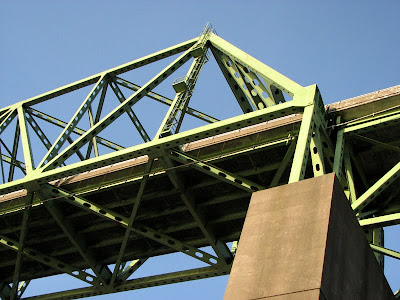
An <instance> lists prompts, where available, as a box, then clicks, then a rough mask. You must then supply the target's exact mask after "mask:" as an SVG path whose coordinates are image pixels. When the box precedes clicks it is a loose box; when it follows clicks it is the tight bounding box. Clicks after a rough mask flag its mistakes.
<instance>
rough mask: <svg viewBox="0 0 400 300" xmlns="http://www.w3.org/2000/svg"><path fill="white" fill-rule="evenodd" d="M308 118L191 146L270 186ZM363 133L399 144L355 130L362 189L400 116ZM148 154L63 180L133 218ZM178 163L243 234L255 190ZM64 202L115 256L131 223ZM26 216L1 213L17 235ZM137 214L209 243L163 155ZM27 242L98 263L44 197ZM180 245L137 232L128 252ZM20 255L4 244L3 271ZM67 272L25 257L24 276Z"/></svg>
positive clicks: (17, 198)
mask: <svg viewBox="0 0 400 300" xmlns="http://www.w3.org/2000/svg"><path fill="white" fill-rule="evenodd" d="M399 97H400V96H398V95H397V96H393V97H389V96H388V97H386V98H385V99H383V100H382V99H378V100H374V101H372V102H371V101H369V102H368V103H367V101H361V102H360V100H359V99H358V100H357V99H356V100H357V101H353V104H354V105H353V106H352V105H349V103H348V102H347V103H345V102H341V103H337V104H333V105H331V106H330V110H329V111H330V112H329V114H330V116H331V117H332V118H334V117H337V116H338V115H341V116H342V121H343V122H346V121H348V120H353V119H355V118H357V117H360V116H362V115H365V114H367V113H369V112H368V107H371V105H373V106H374V110H379V109H378V108H377V107H378V105H382V109H385V107H386V106H388V105H389V104H388V103H391V104H390V105H393V103H395V102H400V101H399V99H398V98H399ZM390 98H391V99H390ZM371 103H372V104H371ZM361 108H362V109H361ZM300 123H301V115H292V116H289V117H285V118H282V119H278V120H275V121H271V122H268V123H263V124H260V125H256V126H251V127H248V128H245V129H242V130H240V131H233V132H230V133H227V134H223V135H220V136H217V137H214V138H210V139H205V140H201V141H198V142H193V143H191V144H188V145H185V146H184V147H183V150H184V151H185V153H188V154H190V155H191V156H192V157H195V158H196V159H197V160H198V161H207V162H209V163H212V164H213V165H214V166H217V167H219V168H221V169H223V170H226V171H227V172H230V173H232V174H235V175H238V176H240V177H241V178H246V179H248V180H251V181H252V182H254V183H257V184H259V185H261V186H264V187H269V186H270V184H271V181H272V180H273V178H274V175H275V174H276V170H277V169H278V167H279V165H280V162H281V161H282V160H283V158H284V157H285V154H286V152H287V151H288V148H289V147H290V144H291V143H292V142H294V141H295V138H296V136H297V135H298V131H299V128H300ZM335 130H336V129H335V128H333V129H332V128H328V129H327V131H328V132H329V133H331V136H332V137H334V136H335V133H336V131H335ZM357 135H359V136H362V137H364V138H367V139H372V140H374V141H379V142H380V143H382V144H385V145H390V146H391V147H382V145H381V146H379V144H373V143H371V142H368V141H367V140H366V139H361V138H359V137H357V136H349V137H348V139H347V140H348V141H350V143H351V144H352V146H353V152H354V157H356V158H357V159H358V162H359V164H358V165H357V166H353V168H354V177H355V179H357V180H355V183H356V191H357V194H359V195H360V194H362V193H363V192H364V191H365V190H366V187H365V186H363V184H362V182H363V180H362V179H361V177H363V178H365V179H366V180H367V181H368V182H367V183H368V185H369V186H370V185H372V184H373V183H375V182H376V181H377V180H378V179H379V178H380V177H382V176H383V175H384V174H385V173H386V172H387V171H388V170H389V169H390V168H391V167H392V166H393V165H395V164H396V163H397V162H399V161H400V151H399V150H397V149H400V148H398V147H399V146H400V130H399V127H398V126H397V123H390V124H388V125H384V126H382V125H380V126H376V127H375V128H369V129H368V130H367V131H365V132H360V133H357ZM147 160H148V158H147V157H146V156H144V157H140V158H136V159H134V160H131V161H126V162H123V163H119V164H116V165H113V166H110V167H104V168H100V169H97V170H94V171H90V172H87V173H83V174H79V175H76V176H72V177H69V178H65V179H62V180H59V181H56V182H53V184H55V185H59V186H60V187H62V188H63V189H64V190H67V191H69V192H71V193H73V194H75V195H80V196H83V197H85V199H87V200H88V201H90V202H92V203H96V204H98V205H100V206H102V207H106V208H109V209H112V210H113V211H115V212H117V213H119V214H121V215H123V216H126V217H127V218H129V215H130V212H131V210H132V206H133V203H134V201H135V197H136V195H137V193H138V190H139V186H140V182H141V178H142V177H141V174H143V170H144V168H145V164H146V162H147ZM290 168H291V163H290V162H289V163H288V165H287V167H286V168H285V171H284V173H283V176H282V177H281V179H280V181H279V184H284V183H287V181H288V177H289V173H290ZM175 170H176V171H177V173H178V174H179V175H181V176H180V177H181V178H182V180H183V181H184V186H185V191H186V192H189V193H190V194H192V195H194V200H195V203H196V207H197V209H198V210H199V211H200V212H201V213H202V215H203V216H204V218H205V220H206V222H207V224H208V225H209V226H210V228H211V229H215V230H213V232H215V233H216V234H217V236H216V238H217V239H219V240H221V241H223V242H229V241H235V240H238V238H239V236H240V233H241V230H242V225H243V222H244V218H245V216H246V211H247V208H248V205H249V200H250V196H251V192H249V191H245V190H243V189H241V188H239V187H237V186H235V185H232V184H229V183H227V182H226V181H222V180H220V179H218V178H215V177H212V176H210V175H208V174H206V173H203V172H200V171H198V170H197V169H195V168H192V166H191V162H187V163H185V164H178V163H177V164H176V165H175ZM312 172H313V171H312V165H311V163H310V162H309V166H308V168H307V172H306V173H307V174H306V176H305V177H306V178H307V177H313V173H312ZM399 183H400V182H399V180H398V179H397V180H396V182H394V184H392V185H391V186H390V187H389V188H387V189H385V190H384V191H383V192H382V193H381V194H380V195H379V196H378V198H377V200H376V201H373V202H372V203H371V204H369V206H368V207H367V210H374V209H381V208H382V207H380V206H383V205H385V199H387V198H388V197H389V196H390V195H392V194H396V192H397V190H398V184H399ZM25 197H26V196H25V194H24V192H23V191H20V192H15V193H11V194H8V195H6V196H4V197H3V199H2V202H0V211H2V212H5V211H7V210H8V211H9V210H10V208H14V207H18V206H22V205H23V204H24V203H25ZM58 202H59V208H60V209H61V210H62V211H63V214H64V216H65V218H66V219H67V220H68V221H70V222H71V223H73V224H74V225H75V226H76V229H77V231H78V232H80V233H81V235H82V236H83V237H84V239H85V240H86V243H87V245H89V248H90V249H91V250H93V251H92V252H93V253H94V256H95V257H94V258H95V260H96V261H97V262H99V263H104V264H111V263H115V261H116V259H117V257H118V253H119V250H120V246H121V241H122V239H123V237H124V234H125V228H124V227H122V226H120V224H118V223H117V222H112V221H110V220H106V219H104V218H101V217H100V216H98V215H96V214H93V213H91V212H89V211H87V210H83V209H81V208H79V207H76V206H74V205H71V204H70V203H68V202H65V201H63V199H60V201H58ZM399 207H400V199H399V197H397V196H395V197H394V198H393V200H392V201H391V202H390V207H389V209H391V210H392V211H394V212H397V211H399V209H398V208H399ZM22 216H23V210H15V211H14V212H13V213H7V214H3V216H2V217H1V219H0V232H1V233H2V234H4V235H6V236H7V237H9V238H11V239H14V240H18V237H19V232H20V228H21V227H20V226H21V224H22ZM136 223H137V224H139V223H140V224H141V225H146V226H148V227H151V228H152V229H154V230H156V231H160V232H162V233H165V234H168V235H169V236H171V237H173V238H175V239H177V240H179V241H181V242H184V243H186V244H189V245H192V246H195V247H197V248H199V247H205V246H209V243H208V241H207V240H206V238H205V237H204V235H203V233H202V232H201V230H200V229H199V226H198V224H197V223H196V222H195V220H194V219H193V217H192V216H191V214H190V212H189V211H188V208H187V207H186V206H185V204H184V203H183V201H182V199H181V198H180V196H179V193H178V191H177V190H176V189H175V188H174V186H173V184H172V183H171V181H170V180H169V178H168V176H167V174H166V172H165V169H164V168H163V166H161V164H160V162H159V161H158V160H156V161H155V163H154V164H153V167H152V170H151V176H150V178H149V181H148V183H147V186H146V189H145V192H144V196H143V200H142V202H141V205H140V208H139V210H138V214H137V216H136ZM134 226H135V225H134ZM26 247H31V248H33V249H36V250H38V251H40V252H42V253H45V254H46V255H49V256H51V257H54V258H57V259H59V260H60V261H62V262H65V263H67V264H70V265H73V266H75V267H77V268H78V269H85V268H89V266H88V265H87V264H86V262H85V260H83V259H82V256H81V255H80V254H79V253H78V251H77V250H76V248H75V247H74V246H73V245H72V244H71V242H70V240H69V239H68V238H67V237H66V235H65V234H64V232H63V231H62V230H61V228H60V227H59V226H58V224H57V223H56V221H55V220H54V218H53V217H52V216H51V215H50V213H49V212H48V210H47V209H46V208H45V207H44V205H36V206H34V207H33V208H32V210H31V216H30V221H29V230H28V233H27V238H26ZM174 251H175V250H173V249H171V248H169V247H167V246H164V245H163V244H161V243H158V242H156V241H154V240H151V239H148V238H145V237H143V236H141V235H138V234H135V233H133V232H132V233H131V235H130V239H129V242H128V244H127V248H126V251H125V255H124V258H123V260H124V261H128V260H133V259H138V258H146V257H153V256H157V255H162V254H167V253H171V252H174ZM15 260H16V252H15V251H12V250H9V249H8V248H6V247H0V276H1V277H2V278H4V281H5V282H10V281H12V276H13V272H14V266H15ZM58 273H59V272H58V271H57V270H55V269H54V268H50V267H48V266H46V265H44V264H41V263H39V262H37V261H35V260H32V259H30V258H28V257H25V258H24V265H23V269H22V270H21V275H20V278H21V280H27V279H33V278H40V277H45V276H49V275H54V274H58Z"/></svg>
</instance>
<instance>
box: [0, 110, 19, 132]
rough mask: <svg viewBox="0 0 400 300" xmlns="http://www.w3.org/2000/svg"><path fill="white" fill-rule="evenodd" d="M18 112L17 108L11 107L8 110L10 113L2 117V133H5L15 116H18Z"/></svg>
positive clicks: (0, 122) (0, 127)
mask: <svg viewBox="0 0 400 300" xmlns="http://www.w3.org/2000/svg"><path fill="white" fill-rule="evenodd" d="M17 114H18V111H17V109H13V108H10V109H9V110H8V113H7V114H6V115H5V117H2V119H1V121H0V134H1V133H3V131H4V130H5V129H6V128H7V126H8V125H9V124H10V123H11V122H12V121H13V120H14V118H15V117H16V116H17Z"/></svg>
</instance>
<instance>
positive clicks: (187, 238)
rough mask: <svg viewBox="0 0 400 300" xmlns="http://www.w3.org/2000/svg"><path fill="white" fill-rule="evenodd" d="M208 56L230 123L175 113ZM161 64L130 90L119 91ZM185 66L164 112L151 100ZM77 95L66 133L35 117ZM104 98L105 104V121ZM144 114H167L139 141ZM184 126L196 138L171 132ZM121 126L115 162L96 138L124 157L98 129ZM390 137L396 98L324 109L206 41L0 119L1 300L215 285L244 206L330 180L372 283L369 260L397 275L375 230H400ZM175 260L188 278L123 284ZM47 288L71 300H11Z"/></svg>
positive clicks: (191, 111) (399, 90) (306, 93)
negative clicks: (71, 283) (143, 108)
mask: <svg viewBox="0 0 400 300" xmlns="http://www.w3.org/2000/svg"><path fill="white" fill-rule="evenodd" d="M211 55H212V56H213V59H214V60H215V61H216V62H217V64H218V66H219V68H220V70H221V72H222V74H223V76H224V77H225V79H226V82H227V83H228V85H229V87H230V89H231V91H232V93H233V95H232V97H231V98H232V99H233V100H235V101H234V102H232V105H234V104H235V102H236V103H237V104H238V105H239V107H240V109H241V111H242V112H243V114H240V115H238V116H236V117H232V118H228V119H225V120H219V119H217V118H215V117H214V116H211V115H209V114H205V113H203V112H201V111H200V110H197V109H195V108H194V107H191V106H189V102H190V99H191V98H192V95H194V94H195V90H194V88H195V85H196V82H197V79H198V76H199V74H200V71H201V70H202V68H203V66H204V64H205V63H207V61H208V60H209V59H211V57H210V56H211ZM169 57H170V58H171V60H170V61H169V64H168V65H167V66H166V67H165V68H162V69H161V71H159V72H158V73H157V74H156V75H155V76H154V77H153V78H152V79H150V80H149V81H147V82H146V83H145V84H143V85H141V86H139V85H137V84H135V83H133V82H130V81H129V80H127V79H126V78H125V79H124V78H122V77H121V75H123V76H124V77H125V74H128V73H129V72H135V70H139V69H141V68H144V67H145V66H146V65H150V64H153V63H155V62H157V61H160V60H163V59H166V58H169ZM189 61H190V62H189ZM188 62H189V63H188ZM185 63H188V64H189V65H190V66H189V67H188V68H187V69H188V71H187V73H186V75H185V76H184V77H182V78H180V79H178V80H175V81H173V83H172V85H173V88H174V90H175V97H173V98H168V97H165V96H163V95H161V94H160V93H158V92H156V91H155V89H156V87H157V86H158V85H160V84H162V83H163V81H165V80H167V78H168V77H170V76H171V75H172V74H173V73H174V72H176V71H177V70H178V69H180V68H181V67H182V66H183V65H185ZM175 78H176V77H175ZM85 87H90V88H91V90H90V92H89V93H88V95H87V96H86V97H84V100H83V102H80V104H79V105H78V106H77V107H75V108H74V111H75V113H74V114H73V115H72V117H70V118H68V119H62V118H60V117H55V116H52V115H50V114H48V113H44V112H43V111H42V109H40V108H41V107H46V105H50V104H49V103H51V102H52V101H56V100H57V99H58V98H59V97H62V96H63V95H66V94H69V93H73V92H74V91H77V90H80V89H83V88H85ZM127 91H129V92H130V93H129V95H128V94H127ZM110 95H112V96H113V97H114V98H115V99H117V100H118V101H115V103H116V104H115V105H114V106H113V107H112V108H111V109H109V110H108V111H107V112H105V108H106V107H107V100H108V98H109V97H110ZM227 97H228V95H227ZM153 100H154V101H153ZM212 100H213V101H215V100H216V99H212ZM149 101H150V102H152V101H153V102H155V103H156V102H159V103H160V104H159V105H160V106H163V105H164V107H167V113H166V115H165V116H164V117H163V119H162V121H160V123H159V124H158V125H157V128H158V129H157V131H156V134H155V136H154V137H153V138H151V137H150V136H149V134H148V131H146V129H145V128H144V126H143V125H142V123H141V121H140V120H139V118H138V116H137V114H136V113H135V111H136V107H137V105H138V103H143V102H149ZM204 101H206V99H205V100H204ZM42 103H45V105H43V104H42ZM41 104H42V105H41ZM64 105H65V104H64ZM188 115H190V116H192V117H195V118H197V119H198V120H200V121H202V122H203V123H204V124H205V125H203V126H200V127H197V128H194V129H190V130H185V131H184V130H181V126H182V124H183V120H184V117H185V116H188ZM121 117H125V118H127V120H129V122H130V125H131V128H132V129H134V130H137V132H138V133H139V135H140V137H141V139H142V142H140V143H138V144H133V145H130V146H128V147H125V146H124V147H123V146H121V145H119V144H118V143H117V142H115V141H113V139H112V135H111V138H106V137H105V135H103V134H105V133H106V131H107V130H110V128H111V132H113V134H114V136H120V135H123V136H124V140H125V141H127V142H128V143H129V142H130V141H131V139H130V136H131V135H132V132H133V131H132V130H131V129H129V130H127V131H124V130H123V129H121V128H120V127H117V128H113V127H112V126H113V125H114V124H116V122H117V120H118V119H119V118H121ZM399 121H400V86H397V87H393V88H389V89H386V90H382V91H378V92H375V93H371V94H368V95H363V96H359V97H356V98H353V99H349V100H346V101H341V102H338V103H333V104H331V105H329V106H325V105H324V103H323V101H322V98H321V94H320V92H319V90H318V87H317V86H316V85H311V86H307V87H302V86H300V85H299V84H297V83H295V82H294V81H292V80H290V79H288V78H286V77H285V76H283V75H281V74H280V73H278V72H277V71H275V70H273V69H271V68H270V67H268V66H267V65H265V64H263V63H262V62H260V61H258V60H257V59H255V58H253V57H251V56H250V55H248V54H246V53H245V52H243V51H241V50H240V49H238V48H236V47H235V46H233V45H232V44H230V43H228V42H227V41H225V40H223V39H222V38H221V37H219V36H218V35H217V34H216V33H215V31H214V30H213V28H212V27H211V26H209V25H208V26H206V28H205V29H204V30H203V32H202V33H201V35H200V36H199V37H197V38H194V39H191V40H188V41H186V42H183V43H181V44H178V45H175V46H172V47H170V48H167V49H164V50H161V51H159V52H156V53H154V54H151V55H148V56H145V57H143V58H140V59H137V60H134V61H132V62H129V63H127V64H124V65H121V66H119V67H116V68H113V69H110V70H107V71H104V72H101V73H98V74H95V75H93V76H90V77H87V78H85V79H82V80H80V81H77V82H75V83H72V84H69V85H66V86H63V87H61V88H58V89H55V90H52V91H50V92H47V93H44V94H42V95H39V96H36V97H33V98H30V99H27V100H24V101H21V102H18V103H16V104H13V105H11V106H8V107H5V108H3V109H1V110H0V134H1V136H0V143H1V144H0V146H1V147H0V150H1V153H0V156H1V161H0V163H1V177H2V180H3V183H2V184H1V185H0V194H1V196H0V214H1V217H0V253H1V254H0V280H1V281H0V292H1V298H2V299H75V298H81V297H87V296H94V295H101V294H108V293H115V292H120V291H126V290H134V289H141V288H147V287H152V286H158V285H164V284H170V283H177V282H182V281H189V280H195V279H202V278H208V277H213V276H219V275H224V274H229V272H230V268H231V264H232V261H233V259H234V256H235V249H236V246H237V241H238V240H239V237H240V233H241V228H242V225H243V222H244V218H245V216H246V210H247V207H248V204H249V200H250V196H251V194H252V193H253V192H254V191H258V190H262V189H267V188H272V187H275V186H278V185H283V184H288V183H292V182H296V181H299V180H302V179H305V178H310V177H314V176H320V175H322V174H326V173H330V172H335V173H336V175H337V177H338V178H339V179H340V181H341V184H342V186H343V188H344V190H345V192H346V195H347V196H348V198H349V201H350V203H351V206H352V208H353V209H354V213H355V214H356V216H357V218H358V219H359V223H360V225H361V226H362V227H363V228H364V229H365V233H366V237H367V239H368V240H369V242H370V245H371V248H372V250H373V251H374V252H375V253H376V257H377V259H378V261H379V262H380V264H381V265H382V267H383V262H384V260H383V257H384V256H385V255H387V256H390V257H394V258H397V259H400V253H398V252H396V251H393V250H390V249H387V248H385V245H384V239H383V229H382V228H383V227H385V226H390V225H394V224H398V223H400V197H399V189H398V185H399V183H400V182H399V179H398V175H399V172H400V159H399V158H400V148H399V146H400V130H399V126H398V124H397V123H398V122H399ZM155 122H156V121H155ZM54 132H56V133H57V134H56V135H54ZM52 136H54V137H52ZM230 242H233V246H232V247H228V246H227V244H228V243H230ZM266 242H268V241H266ZM270 242H273V241H270ZM229 245H230V244H229ZM177 252H178V253H181V255H184V256H189V257H191V258H193V259H194V260H197V261H199V262H201V263H202V265H204V266H203V267H200V268H196V269H189V270H182V271H178V272H171V273H165V274H159V275H155V276H148V277H142V278H135V279H132V277H130V276H133V275H132V274H134V273H135V271H136V270H138V269H139V268H146V263H145V262H146V261H147V260H148V259H152V258H153V257H155V256H159V255H164V254H169V253H177ZM56 274H68V275H70V276H73V277H75V278H77V279H79V280H81V281H83V282H85V283H87V287H84V288H77V289H72V290H67V291H62V292H57V293H50V294H45V295H40V296H35V297H24V296H23V293H24V291H25V290H26V289H27V287H28V286H29V282H31V281H32V280H35V279H38V278H43V277H46V276H50V275H56ZM399 296H400V295H399V294H397V298H400V297H399Z"/></svg>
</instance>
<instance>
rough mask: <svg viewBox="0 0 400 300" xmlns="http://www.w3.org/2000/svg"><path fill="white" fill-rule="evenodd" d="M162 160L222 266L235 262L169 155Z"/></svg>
mask: <svg viewBox="0 0 400 300" xmlns="http://www.w3.org/2000/svg"><path fill="white" fill-rule="evenodd" d="M160 160H161V161H162V162H163V163H164V165H165V167H166V168H167V175H168V177H169V179H170V181H171V182H172V184H173V185H174V187H175V188H176V190H177V191H178V194H179V196H180V197H181V199H182V201H183V202H184V203H185V206H186V207H187V208H188V210H189V212H190V214H191V215H192V217H193V219H194V220H195V221H196V223H197V225H198V227H199V228H200V230H201V232H202V233H203V235H204V236H205V238H206V239H207V241H208V243H209V244H210V246H211V247H212V248H213V250H214V252H215V253H216V254H217V255H218V257H219V258H220V261H221V263H222V264H229V263H231V262H232V260H233V257H232V254H231V252H230V251H229V249H228V247H227V246H226V244H225V243H222V242H221V241H220V240H218V239H217V238H216V236H215V233H214V230H213V229H212V228H211V227H210V226H209V225H208V224H207V223H208V222H207V220H206V217H205V216H204V214H202V213H201V212H200V210H199V209H198V208H197V203H196V199H195V196H194V195H193V194H192V193H191V192H190V191H188V190H186V188H185V184H184V182H183V181H182V178H181V177H180V176H179V174H178V173H177V172H176V170H175V169H174V164H173V163H172V160H171V159H170V158H169V157H168V156H167V155H164V156H163V157H161V158H160Z"/></svg>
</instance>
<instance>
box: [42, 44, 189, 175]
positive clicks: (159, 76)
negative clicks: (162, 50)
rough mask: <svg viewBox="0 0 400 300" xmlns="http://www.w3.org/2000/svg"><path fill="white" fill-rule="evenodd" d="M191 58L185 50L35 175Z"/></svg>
mask: <svg viewBox="0 0 400 300" xmlns="http://www.w3.org/2000/svg"><path fill="white" fill-rule="evenodd" d="M190 58H191V55H190V51H189V50H188V51H186V52H184V53H183V54H182V55H180V56H179V57H178V58H177V59H175V60H174V61H173V62H172V63H170V64H169V65H168V66H167V67H165V68H164V69H163V70H162V71H161V72H159V73H158V74H157V75H156V76H154V77H153V78H152V79H151V80H150V81H148V82H147V83H146V84H145V85H143V86H142V88H141V89H139V90H138V91H137V92H136V93H134V94H133V95H132V96H130V97H129V98H128V99H126V100H125V101H124V102H123V103H121V104H120V105H118V106H117V107H116V108H115V109H114V110H112V111H111V112H110V113H109V114H108V115H107V116H105V117H104V118H103V119H102V120H100V121H99V122H98V123H97V124H96V125H95V126H93V127H92V128H90V129H89V130H88V131H86V133H84V134H83V135H82V136H80V137H79V138H77V139H76V140H75V142H74V143H73V144H71V145H70V146H68V147H67V148H66V149H64V150H63V151H62V152H61V153H59V154H58V155H57V156H55V157H54V158H53V159H52V160H51V161H49V162H48V164H47V165H46V166H45V167H44V168H42V169H39V170H36V171H37V172H35V176H38V174H39V173H42V172H43V171H49V170H53V169H55V168H58V167H59V166H60V165H61V164H62V163H63V162H64V161H65V160H66V159H68V158H69V157H70V156H71V155H72V154H74V153H75V151H76V149H80V148H81V147H83V146H84V145H85V144H86V143H87V142H88V139H89V138H92V137H94V136H97V135H98V134H99V133H100V132H101V131H102V130H104V129H105V128H107V127H108V126H109V125H110V124H111V123H112V122H113V121H114V120H115V119H117V118H118V117H120V116H121V115H122V114H123V113H124V108H125V107H131V106H132V105H134V104H135V103H136V102H138V101H139V100H140V99H142V98H143V97H144V96H145V91H147V90H151V89H153V88H155V87H156V86H158V85H159V84H160V83H161V82H162V81H164V80H165V78H167V77H168V76H169V75H171V74H172V73H173V72H174V71H175V70H176V69H178V68H179V67H181V66H182V65H183V64H184V63H185V62H186V61H187V60H189V59H190Z"/></svg>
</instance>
